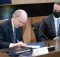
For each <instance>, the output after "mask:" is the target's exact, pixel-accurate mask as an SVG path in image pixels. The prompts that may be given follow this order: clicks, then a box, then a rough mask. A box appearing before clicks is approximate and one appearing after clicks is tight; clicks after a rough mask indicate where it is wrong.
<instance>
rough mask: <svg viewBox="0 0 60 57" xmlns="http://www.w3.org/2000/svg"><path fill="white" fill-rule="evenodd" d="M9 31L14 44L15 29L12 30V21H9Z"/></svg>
mask: <svg viewBox="0 0 60 57" xmlns="http://www.w3.org/2000/svg"><path fill="white" fill-rule="evenodd" d="M8 31H9V36H10V39H11V42H13V29H12V23H11V20H9V21H8Z"/></svg>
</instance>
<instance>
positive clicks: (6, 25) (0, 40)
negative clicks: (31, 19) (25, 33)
mask: <svg viewBox="0 0 60 57" xmlns="http://www.w3.org/2000/svg"><path fill="white" fill-rule="evenodd" d="M22 30H23V28H22V27H20V28H16V40H17V39H18V40H19V41H20V40H23V39H22ZM10 43H13V29H12V23H11V20H7V21H5V22H3V23H2V24H0V49H1V48H8V47H9V44H10Z"/></svg>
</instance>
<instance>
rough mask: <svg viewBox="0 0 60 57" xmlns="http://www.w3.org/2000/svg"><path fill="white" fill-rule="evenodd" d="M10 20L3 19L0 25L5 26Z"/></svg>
mask: <svg viewBox="0 0 60 57" xmlns="http://www.w3.org/2000/svg"><path fill="white" fill-rule="evenodd" d="M9 22H10V20H3V22H1V23H0V26H5V25H7V24H8V23H9Z"/></svg>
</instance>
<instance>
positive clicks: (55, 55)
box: [0, 40, 60, 57]
mask: <svg viewBox="0 0 60 57" xmlns="http://www.w3.org/2000/svg"><path fill="white" fill-rule="evenodd" d="M49 43H50V45H51V46H55V47H56V46H57V47H56V48H55V50H54V51H51V52H49V53H48V54H44V55H40V56H33V57H60V40H50V41H49ZM56 44H57V45H56ZM45 46H48V41H46V42H45ZM1 54H2V53H0V57H3V56H2V55H1ZM3 54H4V53H3ZM5 57H7V56H5ZM8 57H10V56H8ZM18 57H32V56H31V54H30V55H27V56H23V55H19V56H18Z"/></svg>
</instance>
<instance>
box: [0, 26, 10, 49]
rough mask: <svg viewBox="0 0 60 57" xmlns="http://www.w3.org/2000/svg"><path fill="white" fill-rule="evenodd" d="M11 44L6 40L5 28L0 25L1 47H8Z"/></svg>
mask: <svg viewBox="0 0 60 57" xmlns="http://www.w3.org/2000/svg"><path fill="white" fill-rule="evenodd" d="M9 44H10V43H8V42H6V41H5V33H4V30H3V27H2V26H1V25H0V49H2V48H8V47H9Z"/></svg>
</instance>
